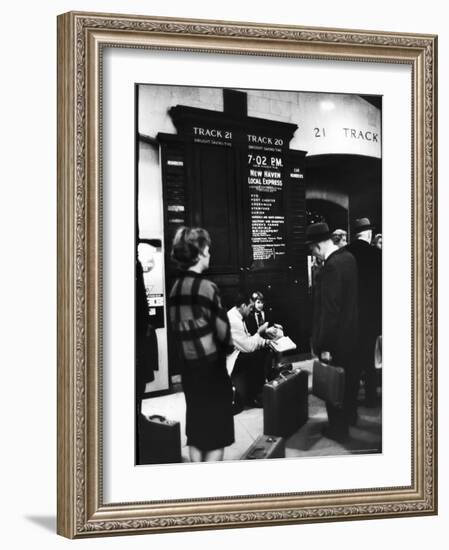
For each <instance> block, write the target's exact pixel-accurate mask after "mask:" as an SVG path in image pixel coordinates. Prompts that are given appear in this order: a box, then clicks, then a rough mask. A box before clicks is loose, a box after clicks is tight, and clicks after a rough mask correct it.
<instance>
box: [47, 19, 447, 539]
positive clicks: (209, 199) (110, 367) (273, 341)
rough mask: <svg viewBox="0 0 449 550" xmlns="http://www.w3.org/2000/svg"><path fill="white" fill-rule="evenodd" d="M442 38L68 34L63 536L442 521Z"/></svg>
mask: <svg viewBox="0 0 449 550" xmlns="http://www.w3.org/2000/svg"><path fill="white" fill-rule="evenodd" d="M436 40H437V39H436V37H435V36H433V35H420V34H413V35H412V34H401V33H379V32H372V31H348V30H336V29H315V28H303V27H294V26H287V25H285V26H281V25H279V26H269V25H262V24H254V23H227V22H213V21H200V20H195V21H194V20H181V19H180V20H176V19H169V18H152V17H140V16H126V15H106V14H92V13H68V14H64V15H62V16H60V17H59V20H58V51H59V57H58V67H59V74H58V94H59V95H58V105H59V112H58V262H59V263H58V277H59V278H58V341H59V349H58V446H59V447H58V448H59V453H58V531H59V533H60V534H62V535H64V536H67V537H70V538H80V537H87V536H95V535H97V536H102V535H106V534H108V535H110V534H135V533H151V532H161V531H170V530H190V529H206V528H207V529H208V528H211V529H212V528H214V529H215V528H225V527H246V526H248V527H249V526H257V525H259V526H262V525H277V524H287V523H304V522H316V521H330V520H333V521H335V520H347V519H368V518H381V517H400V516H412V515H425V514H435V513H436V511H437V500H436V467H437V464H436V431H435V425H436V382H435V376H436V358H435V334H436V305H435V295H436V270H435V265H436V264H435V262H436V257H435V254H436V253H435V251H436V227H435V224H434V220H435V210H434V208H435V201H436V163H435V157H436Z"/></svg>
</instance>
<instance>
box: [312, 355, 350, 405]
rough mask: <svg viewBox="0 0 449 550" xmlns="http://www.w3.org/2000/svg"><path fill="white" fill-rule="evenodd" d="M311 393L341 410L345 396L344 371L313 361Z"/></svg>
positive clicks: (340, 368) (341, 368)
mask: <svg viewBox="0 0 449 550" xmlns="http://www.w3.org/2000/svg"><path fill="white" fill-rule="evenodd" d="M312 393H313V394H314V395H316V396H317V397H319V398H320V399H323V401H326V402H328V403H330V404H331V405H333V406H334V407H338V408H341V407H342V406H343V399H344V395H345V371H344V369H343V367H337V366H335V365H331V364H329V363H323V362H322V361H318V360H316V361H314V363H313V375H312Z"/></svg>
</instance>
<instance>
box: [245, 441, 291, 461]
mask: <svg viewBox="0 0 449 550" xmlns="http://www.w3.org/2000/svg"><path fill="white" fill-rule="evenodd" d="M284 457H285V440H284V439H283V438H282V437H275V436H273V435H261V436H260V437H259V438H258V439H256V441H254V443H253V444H252V445H251V446H250V447H249V448H248V449H247V450H246V451H245V452H244V453H243V455H242V457H241V460H256V459H260V458H284Z"/></svg>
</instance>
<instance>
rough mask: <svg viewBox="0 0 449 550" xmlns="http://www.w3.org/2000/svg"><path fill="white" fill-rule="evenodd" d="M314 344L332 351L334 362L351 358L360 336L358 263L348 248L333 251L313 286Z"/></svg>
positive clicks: (319, 348) (317, 347)
mask: <svg viewBox="0 0 449 550" xmlns="http://www.w3.org/2000/svg"><path fill="white" fill-rule="evenodd" d="M313 310H314V311H313V326H312V346H313V350H314V352H315V353H316V354H317V355H319V354H320V353H321V352H323V351H329V352H330V353H331V355H332V357H333V363H334V364H340V365H342V366H346V365H348V363H350V362H351V360H352V358H353V355H354V352H355V346H356V344H357V337H358V313H357V264H356V261H355V259H354V256H352V254H350V253H349V252H348V251H347V250H346V248H340V249H338V250H336V251H335V252H333V253H332V254H331V255H330V256H329V257H328V258H327V260H326V261H325V263H324V266H323V267H322V269H321V270H320V273H319V275H318V276H317V280H316V285H315V289H314V308H313Z"/></svg>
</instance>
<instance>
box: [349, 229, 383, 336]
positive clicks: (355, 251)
mask: <svg viewBox="0 0 449 550" xmlns="http://www.w3.org/2000/svg"><path fill="white" fill-rule="evenodd" d="M346 248H347V250H349V252H351V254H352V255H353V256H354V258H355V260H356V262H357V269H358V285H359V287H358V289H359V290H358V296H359V298H358V300H359V321H360V335H361V337H362V338H363V339H366V338H368V339H369V340H372V339H375V338H376V337H377V336H378V335H379V334H381V333H382V252H381V251H380V250H379V249H378V248H376V247H374V246H371V245H370V244H368V243H367V242H366V241H363V240H361V239H357V240H355V241H353V242H351V244H349V245H348V246H347V247H346Z"/></svg>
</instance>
